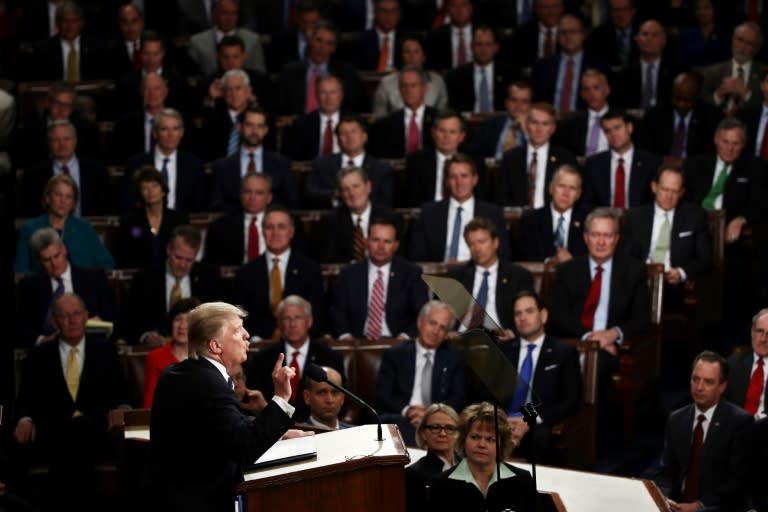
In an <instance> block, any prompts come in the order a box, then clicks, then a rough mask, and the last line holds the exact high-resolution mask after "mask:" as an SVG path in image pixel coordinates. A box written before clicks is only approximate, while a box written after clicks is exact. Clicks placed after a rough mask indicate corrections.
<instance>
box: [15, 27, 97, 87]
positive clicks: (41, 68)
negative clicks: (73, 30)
mask: <svg viewBox="0 0 768 512" xmlns="http://www.w3.org/2000/svg"><path fill="white" fill-rule="evenodd" d="M77 56H78V63H79V65H80V79H81V80H98V79H99V78H106V77H107V76H108V73H106V72H105V71H106V70H105V67H104V43H103V41H101V40H100V39H99V38H96V37H91V36H88V35H81V36H80V51H79V53H78V55H77ZM29 61H30V62H29V63H28V66H27V67H28V69H27V76H28V77H29V78H30V79H31V80H40V81H46V82H53V81H57V80H62V79H63V78H64V56H63V54H62V51H61V37H59V35H55V36H53V37H50V38H48V39H45V40H44V41H41V42H40V43H38V44H37V45H35V47H34V49H33V58H31V59H29Z"/></svg>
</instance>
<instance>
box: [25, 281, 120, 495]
mask: <svg viewBox="0 0 768 512" xmlns="http://www.w3.org/2000/svg"><path fill="white" fill-rule="evenodd" d="M52 313H53V321H54V323H55V324H56V327H57V331H58V335H57V336H56V337H55V338H54V339H52V340H50V341H47V342H45V343H41V344H39V345H37V346H36V347H34V348H33V349H32V350H31V351H30V352H29V354H28V355H27V359H26V361H25V367H24V372H23V374H22V378H21V387H20V389H19V398H18V401H17V402H16V412H17V418H18V420H17V423H16V430H15V432H14V437H15V439H16V442H17V443H18V444H19V445H21V452H20V453H21V454H22V457H23V458H24V459H25V460H26V461H27V462H37V463H40V462H43V463H47V464H49V477H50V482H51V485H52V488H51V489H49V492H50V493H52V494H51V496H55V500H52V501H55V502H56V503H55V506H51V508H60V509H65V510H76V509H81V510H82V509H86V510H88V509H91V506H93V507H94V508H95V505H96V503H95V502H94V495H95V489H94V487H95V479H96V474H95V472H96V468H95V463H96V460H97V459H98V458H103V457H107V456H109V455H110V454H113V453H114V444H113V443H114V440H113V439H111V438H110V436H109V434H108V432H107V413H108V412H109V411H110V410H111V409H114V408H116V407H118V406H119V405H121V404H124V403H125V400H124V398H125V383H124V382H123V375H122V371H121V369H120V363H119V361H118V358H117V351H116V349H115V346H114V344H112V343H110V342H108V341H106V340H99V339H95V338H92V337H91V336H89V335H86V333H85V324H86V321H87V320H88V310H87V309H86V308H85V304H84V303H83V301H82V299H80V297H78V296H77V295H74V294H71V293H65V294H63V295H61V296H60V297H59V298H58V299H56V300H55V301H54V303H53V307H52ZM126 407H127V406H126ZM51 505H53V503H51Z"/></svg>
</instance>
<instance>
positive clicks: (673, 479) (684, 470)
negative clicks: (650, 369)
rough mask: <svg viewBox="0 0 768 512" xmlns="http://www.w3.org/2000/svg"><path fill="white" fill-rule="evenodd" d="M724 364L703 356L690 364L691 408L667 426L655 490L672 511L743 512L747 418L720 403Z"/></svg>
mask: <svg viewBox="0 0 768 512" xmlns="http://www.w3.org/2000/svg"><path fill="white" fill-rule="evenodd" d="M727 387H728V363H727V362H726V361H725V359H723V357H722V356H721V355H719V354H716V353H714V352H709V351H705V352H702V353H700V354H699V355H698V356H696V358H695V359H694V360H693V368H692V370H691V396H692V397H693V403H692V404H690V405H686V406H685V407H682V408H680V409H677V410H676V411H674V412H673V413H672V414H670V416H669V419H668V420H667V428H666V433H665V435H664V451H663V452H662V455H661V468H660V469H659V474H658V476H657V477H656V484H657V485H658V486H659V490H660V491H661V492H662V493H663V494H664V496H665V497H666V498H667V503H668V504H669V506H670V507H671V509H672V510H680V511H685V510H744V509H746V508H749V507H747V500H746V496H747V492H746V491H747V486H748V485H749V476H750V475H749V464H748V462H749V459H748V454H747V449H748V447H749V441H748V440H747V433H748V432H749V428H750V426H751V425H752V418H751V417H750V415H749V413H746V412H744V411H743V410H742V409H740V408H739V407H737V406H735V405H733V404H731V403H730V402H728V401H727V400H724V397H723V393H724V392H725V390H726V388H727Z"/></svg>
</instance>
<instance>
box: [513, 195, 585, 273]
mask: <svg viewBox="0 0 768 512" xmlns="http://www.w3.org/2000/svg"><path fill="white" fill-rule="evenodd" d="M584 217H585V214H584V212H583V211H581V210H580V209H576V208H574V209H573V210H571V223H570V225H569V226H568V244H567V249H568V252H570V253H571V254H572V255H574V256H575V255H577V254H586V253H587V246H586V245H585V244H584V232H583V230H582V224H583V223H584ZM552 226H553V224H552V207H551V205H547V206H544V207H542V208H536V209H535V210H528V211H526V212H525V213H524V214H523V220H522V245H521V252H522V259H523V261H544V260H545V259H547V258H549V257H552V256H554V255H555V254H556V253H557V251H556V250H555V230H554V229H553V227H552Z"/></svg>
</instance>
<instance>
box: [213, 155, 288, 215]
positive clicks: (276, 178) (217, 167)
mask: <svg viewBox="0 0 768 512" xmlns="http://www.w3.org/2000/svg"><path fill="white" fill-rule="evenodd" d="M262 155H263V156H262V171H263V172H264V174H267V175H269V177H270V178H272V202H273V203H275V204H282V205H283V206H286V207H288V208H298V207H299V191H298V186H297V185H296V180H295V179H294V177H293V173H292V172H291V163H290V162H289V161H288V159H287V158H285V157H284V156H282V155H280V154H279V153H273V152H271V151H264V152H263V153H262ZM240 164H241V162H240V152H237V153H235V154H234V155H232V156H228V157H225V158H221V159H219V160H216V161H215V162H213V164H211V169H212V175H213V176H212V178H211V182H212V187H211V188H212V192H211V206H212V207H213V209H214V210H225V211H238V210H240V185H241V183H242V181H243V173H242V170H241V169H240V166H241V165H240Z"/></svg>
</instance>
